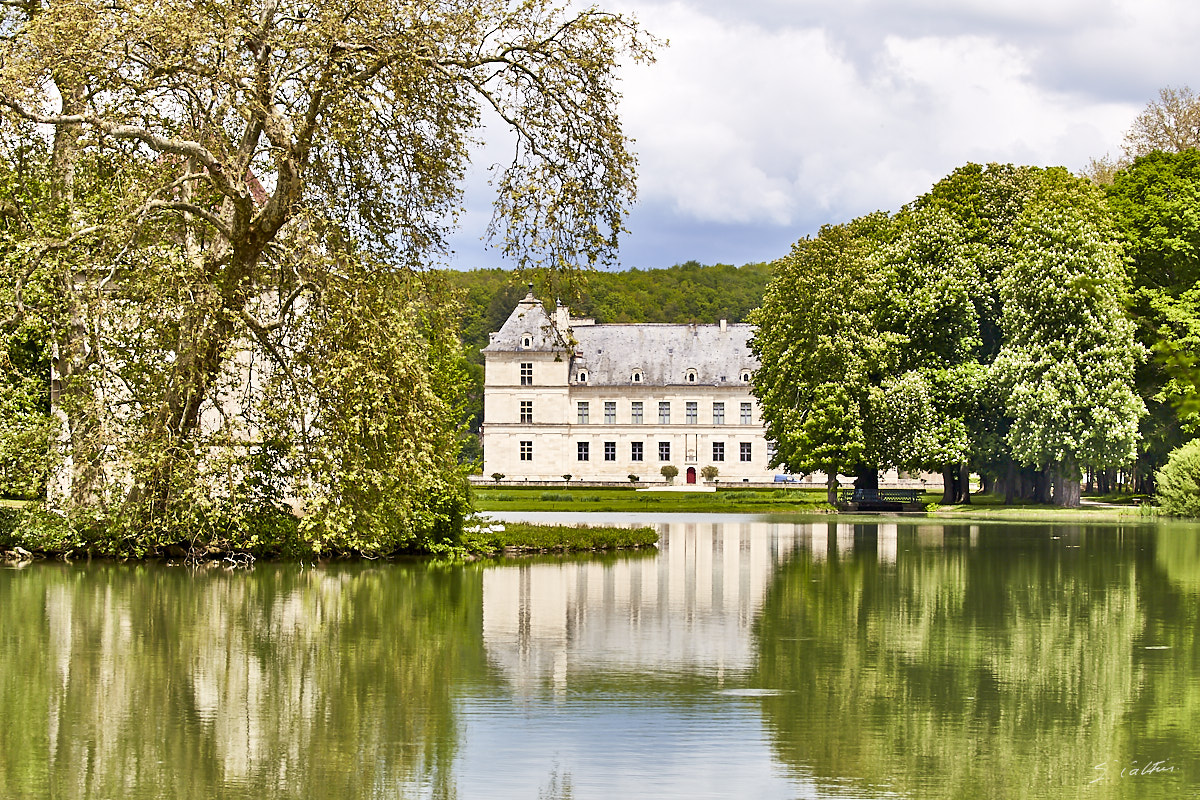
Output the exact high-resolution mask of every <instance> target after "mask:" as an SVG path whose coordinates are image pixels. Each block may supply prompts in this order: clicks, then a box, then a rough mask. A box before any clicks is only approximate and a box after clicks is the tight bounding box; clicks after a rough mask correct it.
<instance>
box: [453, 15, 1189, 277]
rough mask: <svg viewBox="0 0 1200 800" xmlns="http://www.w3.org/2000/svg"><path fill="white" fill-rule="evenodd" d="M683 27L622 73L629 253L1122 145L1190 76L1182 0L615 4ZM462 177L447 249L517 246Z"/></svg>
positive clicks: (835, 216) (726, 249) (712, 242)
mask: <svg viewBox="0 0 1200 800" xmlns="http://www.w3.org/2000/svg"><path fill="white" fill-rule="evenodd" d="M599 4H600V5H601V6H602V7H605V8H609V9H613V10H619V11H622V12H626V13H632V14H634V15H635V16H636V17H637V18H638V20H639V21H640V22H641V23H642V25H643V27H645V28H646V29H647V30H649V31H650V32H651V33H653V34H654V35H656V36H657V37H659V38H661V39H666V40H669V47H667V48H665V49H663V50H662V51H661V52H660V53H659V55H658V60H657V62H656V63H654V64H652V65H649V66H637V67H632V68H627V69H625V70H623V71H622V78H623V81H622V91H623V93H624V102H623V104H622V115H623V118H624V121H625V126H626V130H627V133H628V134H629V135H630V136H631V137H633V138H634V139H635V140H636V144H635V145H634V149H635V151H636V152H637V154H638V158H639V161H640V169H639V197H638V202H637V205H636V206H635V207H634V208H633V209H632V212H631V214H630V216H629V220H628V227H629V229H630V235H629V236H627V237H626V239H625V241H624V243H623V245H622V248H621V255H620V259H621V264H622V266H623V267H639V268H652V267H666V266H670V265H672V264H677V263H681V262H684V261H688V260H692V259H694V260H696V261H700V262H702V263H705V264H713V263H728V264H739V265H740V264H744V263H748V262H752V261H770V260H773V259H775V258H778V257H779V256H781V255H784V254H786V253H787V251H788V248H789V247H790V245H791V243H792V242H794V241H795V240H797V239H799V238H800V237H802V236H804V235H806V234H810V233H814V232H816V230H817V229H818V228H819V227H820V226H821V225H822V224H824V223H827V222H833V223H836V222H844V221H846V220H849V219H851V218H853V217H855V216H858V215H860V214H863V213H867V212H869V211H873V210H876V209H884V210H888V211H894V210H896V209H897V208H899V207H900V206H901V205H902V204H903V203H905V202H907V201H908V200H911V199H912V198H914V197H916V196H918V195H919V194H921V193H923V192H924V191H926V190H927V189H928V188H929V187H930V186H931V185H932V184H933V183H935V182H936V181H938V180H939V179H940V178H942V177H944V176H945V175H946V174H948V173H949V172H951V171H952V170H953V169H954V168H955V167H957V166H960V165H962V164H965V163H967V162H970V161H975V162H980V163H984V162H993V161H995V162H1013V163H1020V164H1035V165H1041V166H1049V165H1063V166H1066V167H1068V168H1070V169H1071V170H1072V171H1077V170H1079V169H1081V168H1083V167H1084V166H1086V164H1087V163H1088V160H1089V158H1092V157H1099V156H1102V155H1104V154H1105V153H1111V154H1113V155H1117V154H1118V153H1119V152H1120V150H1121V143H1122V140H1123V138H1124V134H1125V131H1126V130H1127V129H1128V127H1129V125H1130V123H1131V122H1132V121H1133V118H1134V117H1135V116H1136V115H1137V113H1138V112H1139V111H1141V110H1142V109H1143V108H1144V107H1145V105H1146V103H1147V102H1148V101H1150V100H1152V99H1154V98H1156V97H1157V94H1158V90H1159V89H1160V88H1162V87H1164V86H1182V85H1184V84H1189V83H1190V84H1191V85H1193V87H1194V88H1198V89H1200V85H1198V84H1200V79H1197V78H1194V75H1193V73H1194V67H1195V64H1196V59H1197V56H1196V45H1195V42H1196V37H1197V34H1198V33H1200V4H1196V3H1192V2H1187V0H999V1H998V2H997V0H951V1H950V2H939V0H739V1H737V2H735V1H734V0H611V1H610V2H600V3H599ZM485 202H486V194H485V193H484V192H483V191H481V190H479V189H478V188H473V189H471V190H469V192H468V208H467V214H466V215H465V217H464V220H463V230H462V233H461V235H460V236H458V237H457V238H456V241H455V242H454V247H455V250H456V253H455V256H454V259H453V262H452V263H453V264H454V265H455V266H457V267H459V268H470V267H473V266H500V265H503V262H502V261H501V260H500V258H499V257H498V256H497V255H496V254H495V253H494V252H489V251H488V250H487V249H485V247H484V245H483V243H482V242H480V241H479V237H480V236H481V232H482V230H483V227H484V226H485V225H486V221H487V218H488V216H489V212H488V210H487V208H486V207H485V206H484V203H485Z"/></svg>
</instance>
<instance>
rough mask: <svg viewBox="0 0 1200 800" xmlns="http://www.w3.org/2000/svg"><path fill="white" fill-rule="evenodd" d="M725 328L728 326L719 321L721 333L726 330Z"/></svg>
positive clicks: (723, 321)
mask: <svg viewBox="0 0 1200 800" xmlns="http://www.w3.org/2000/svg"><path fill="white" fill-rule="evenodd" d="M727 327H728V326H727V324H726V322H725V320H721V331H722V332H724V331H725V330H726V328H727Z"/></svg>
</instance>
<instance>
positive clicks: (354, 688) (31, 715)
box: [0, 565, 483, 798]
mask: <svg viewBox="0 0 1200 800" xmlns="http://www.w3.org/2000/svg"><path fill="white" fill-rule="evenodd" d="M480 604H481V598H480V582H479V573H478V571H477V570H462V569H458V570H436V569H432V570H431V569H428V568H424V567H403V566H395V567H387V568H384V569H382V570H375V569H369V568H368V569H363V568H349V569H336V568H332V569H325V570H319V571H313V570H308V571H302V570H299V569H297V568H295V567H290V566H288V567H278V568H273V567H265V568H264V567H260V568H258V569H256V570H254V571H253V572H251V573H238V574H226V573H224V572H221V571H214V572H200V573H189V572H186V571H184V570H183V569H182V568H168V567H157V566H138V567H131V566H119V565H107V566H91V567H64V566H62V565H36V566H34V567H32V568H30V569H28V570H26V571H24V572H23V573H14V572H13V571H4V572H0V608H3V609H4V614H5V620H4V646H3V648H0V676H2V677H0V796H2V797H6V798H13V797H18V798H19V797H30V798H33V797H48V796H54V797H67V798H76V797H78V798H93V797H94V798H111V797H181V798H191V797H195V798H209V797H222V796H239V797H245V796H250V795H260V796H263V797H309V796H325V795H327V796H331V797H333V796H337V797H372V796H378V797H394V796H396V794H397V791H396V790H397V788H398V787H424V789H423V791H422V792H421V793H423V794H426V795H429V796H445V795H447V794H449V793H450V788H451V786H452V780H451V774H450V766H451V763H452V761H453V759H454V756H455V749H456V745H457V738H456V735H455V723H454V718H453V713H452V708H451V706H452V698H453V697H454V695H455V693H456V686H457V685H458V684H459V683H460V682H461V681H462V680H468V679H470V677H471V676H473V675H475V676H477V675H479V674H480V673H481V671H482V669H483V659H482V653H481V651H480V650H479V648H478V637H477V635H472V634H473V633H474V631H477V630H478V627H479V624H480V620H479V610H480ZM318 785H319V786H320V787H322V788H320V790H319V792H318V791H314V790H313V789H312V787H314V786H318ZM322 793H324V794H322Z"/></svg>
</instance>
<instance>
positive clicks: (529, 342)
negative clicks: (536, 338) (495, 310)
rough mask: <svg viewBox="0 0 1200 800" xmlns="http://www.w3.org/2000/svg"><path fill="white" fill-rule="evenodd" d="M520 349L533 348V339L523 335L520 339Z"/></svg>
mask: <svg viewBox="0 0 1200 800" xmlns="http://www.w3.org/2000/svg"><path fill="white" fill-rule="evenodd" d="M521 347H533V337H532V336H530V335H529V334H525V335H524V336H522V337H521Z"/></svg>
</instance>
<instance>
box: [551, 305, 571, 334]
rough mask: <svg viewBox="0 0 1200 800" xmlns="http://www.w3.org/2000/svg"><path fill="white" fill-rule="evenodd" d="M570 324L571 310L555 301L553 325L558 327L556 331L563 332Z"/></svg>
mask: <svg viewBox="0 0 1200 800" xmlns="http://www.w3.org/2000/svg"><path fill="white" fill-rule="evenodd" d="M570 324H571V310H570V309H569V308H567V307H566V306H564V305H563V304H562V303H560V302H558V301H555V304H554V327H556V328H558V332H559V333H562V334H565V333H566V332H567V327H568V326H570Z"/></svg>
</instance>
